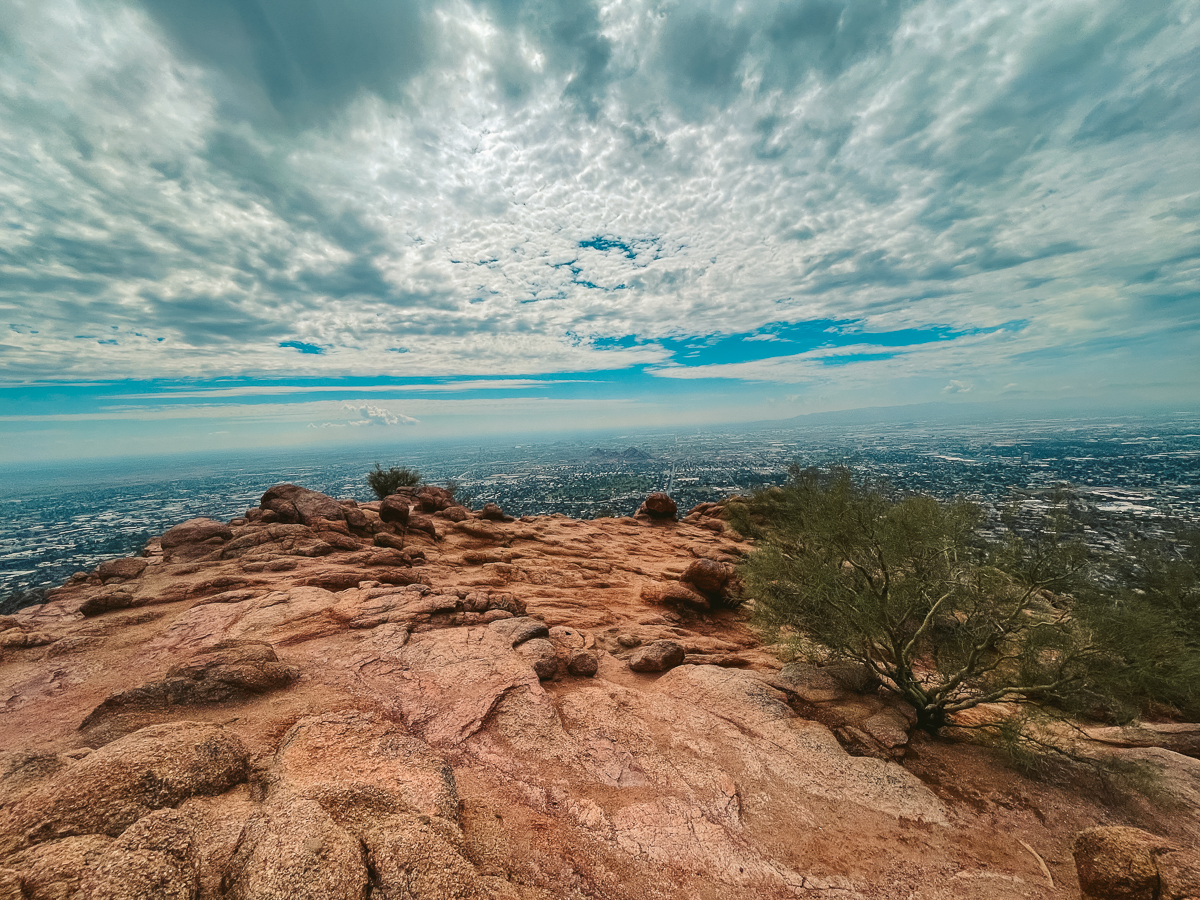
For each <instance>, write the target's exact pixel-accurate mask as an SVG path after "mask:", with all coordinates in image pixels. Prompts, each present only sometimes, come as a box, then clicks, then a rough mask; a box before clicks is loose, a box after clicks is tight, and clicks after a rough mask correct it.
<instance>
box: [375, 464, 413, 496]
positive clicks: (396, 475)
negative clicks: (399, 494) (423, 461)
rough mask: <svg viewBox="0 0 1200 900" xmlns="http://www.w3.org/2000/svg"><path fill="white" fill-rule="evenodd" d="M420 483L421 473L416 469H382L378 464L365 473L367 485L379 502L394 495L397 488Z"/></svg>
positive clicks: (394, 467)
mask: <svg viewBox="0 0 1200 900" xmlns="http://www.w3.org/2000/svg"><path fill="white" fill-rule="evenodd" d="M420 483H421V473H420V472H418V471H417V470H416V469H408V468H397V467H396V466H392V467H391V468H390V469H384V468H383V467H382V466H380V465H379V463H375V469H374V470H373V471H371V472H368V473H367V484H368V485H369V486H370V488H371V490H372V491H374V492H375V496H376V497H378V498H379V499H380V500H382V499H383V498H384V497H387V496H390V495H391V494H394V493H396V491H397V490H398V489H399V488H402V487H414V486H415V485H418V484H420Z"/></svg>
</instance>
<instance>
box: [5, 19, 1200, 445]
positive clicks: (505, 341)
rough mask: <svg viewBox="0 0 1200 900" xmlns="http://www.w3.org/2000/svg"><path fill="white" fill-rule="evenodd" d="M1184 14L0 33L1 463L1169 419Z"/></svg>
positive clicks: (1193, 264)
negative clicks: (885, 415) (1052, 414)
mask: <svg viewBox="0 0 1200 900" xmlns="http://www.w3.org/2000/svg"><path fill="white" fill-rule="evenodd" d="M1198 225H1200V0H1182V2H1167V0H1148V2H1144V3H1129V2H1128V0H1086V2H1075V0H1052V2H1038V0H1027V2H1017V3H1014V2H1005V0H962V2H951V0H944V2H898V0H870V2H867V0H789V2H784V0H742V2H735V3H730V2H717V0H712V2H709V0H683V2H660V0H612V2H605V3H589V2H586V0H528V2H526V0H474V2H468V0H461V2H460V0H448V2H441V0H434V2H428V0H426V2H418V0H204V2H193V3H180V2H178V0H125V2H122V0H0V461H7V462H14V461H21V460H37V459H58V458H64V459H65V458H76V457H88V456H103V455H123V454H130V453H137V454H146V453H154V452H177V451H182V450H197V449H222V448H231V449H232V448H249V447H280V446H289V445H308V444H329V445H336V444H338V443H361V442H365V441H370V442H394V443H395V444H396V445H398V446H400V445H403V444H404V443H405V442H412V441H418V440H423V439H426V438H442V437H451V436H462V437H470V436H472V435H475V434H494V433H506V432H520V431H530V432H538V431H542V432H550V431H554V430H556V429H581V428H593V427H594V428H599V427H631V428H632V427H644V426H645V427H649V426H653V427H660V426H672V427H674V426H679V427H693V426H696V427H700V426H706V425H720V424H727V423H737V422H748V421H758V420H767V419H786V418H789V417H793V416H801V415H805V414H808V413H815V412H827V411H833V410H842V409H856V408H865V407H886V406H898V405H903V404H928V403H947V404H961V403H980V402H983V403H988V402H993V401H997V402H999V401H1003V403H1004V404H1005V408H1007V409H1011V408H1014V404H1015V405H1016V407H1019V406H1020V403H1021V402H1023V401H1027V402H1029V403H1031V404H1034V403H1041V404H1045V403H1058V404H1059V405H1060V406H1061V408H1063V409H1064V410H1070V409H1071V408H1074V407H1083V406H1102V407H1105V408H1112V409H1114V410H1127V411H1131V412H1138V411H1142V410H1150V409H1172V408H1176V407H1178V408H1184V407H1186V408H1196V407H1197V406H1198V405H1200V362H1198V360H1200V227H1198Z"/></svg>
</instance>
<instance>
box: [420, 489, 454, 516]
mask: <svg viewBox="0 0 1200 900" xmlns="http://www.w3.org/2000/svg"><path fill="white" fill-rule="evenodd" d="M413 501H414V502H415V503H416V505H417V508H418V509H419V510H421V512H425V513H435V512H440V511H441V510H443V509H445V508H446V507H448V506H453V505H454V494H452V493H451V492H450V491H448V490H446V489H445V488H440V487H438V486H437V485H435V484H423V485H421V486H420V487H419V488H417V489H416V491H414V492H413Z"/></svg>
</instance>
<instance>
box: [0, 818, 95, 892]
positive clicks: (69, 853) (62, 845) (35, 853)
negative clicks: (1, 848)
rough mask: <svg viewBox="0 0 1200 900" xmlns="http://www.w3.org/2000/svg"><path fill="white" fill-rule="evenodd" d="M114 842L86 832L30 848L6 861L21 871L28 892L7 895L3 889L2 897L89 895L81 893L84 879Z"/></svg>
mask: <svg viewBox="0 0 1200 900" xmlns="http://www.w3.org/2000/svg"><path fill="white" fill-rule="evenodd" d="M112 843H113V839H112V838H110V837H109V836H108V835H104V834H85V835H80V836H78V837H68V838H63V839H62V840H59V841H48V842H47V843H45V844H36V845H35V846H33V847H28V848H26V849H25V850H22V851H21V852H20V853H17V854H14V855H13V856H10V857H8V859H6V860H5V862H4V864H5V865H6V866H10V867H11V868H12V870H13V871H14V872H16V873H19V877H20V880H21V882H22V883H23V885H24V888H25V892H24V893H21V892H19V891H18V892H17V893H15V894H6V893H4V892H3V890H0V897H2V898H4V900H10V898H11V900H26V898H29V900H42V898H46V900H49V898H58V897H78V896H83V897H86V896H88V895H87V894H82V893H80V890H81V888H82V887H83V882H84V879H86V878H87V877H88V876H89V874H90V873H91V872H92V871H94V870H95V868H96V865H97V863H99V861H100V860H101V859H102V858H103V857H104V854H105V853H106V852H107V850H108V848H109V847H110V846H112ZM0 883H2V882H0Z"/></svg>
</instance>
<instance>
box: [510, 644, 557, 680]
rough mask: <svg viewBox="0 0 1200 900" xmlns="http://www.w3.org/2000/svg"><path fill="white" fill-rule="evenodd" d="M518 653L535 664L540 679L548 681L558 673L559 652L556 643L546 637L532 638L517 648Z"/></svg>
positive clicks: (531, 663) (532, 664)
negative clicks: (556, 649) (555, 648)
mask: <svg viewBox="0 0 1200 900" xmlns="http://www.w3.org/2000/svg"><path fill="white" fill-rule="evenodd" d="M516 651H517V653H519V654H520V655H521V657H522V658H523V659H524V660H525V661H526V662H528V663H529V664H530V665H531V666H533V671H534V672H536V673H537V677H538V680H540V681H547V680H548V679H551V678H553V677H554V676H555V675H557V674H558V654H557V653H556V652H555V650H554V645H553V644H552V643H550V641H549V640H547V639H546V638H544V637H539V638H532V639H530V640H528V641H524V642H522V643H521V644H520V645H519V646H517V648H516Z"/></svg>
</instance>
